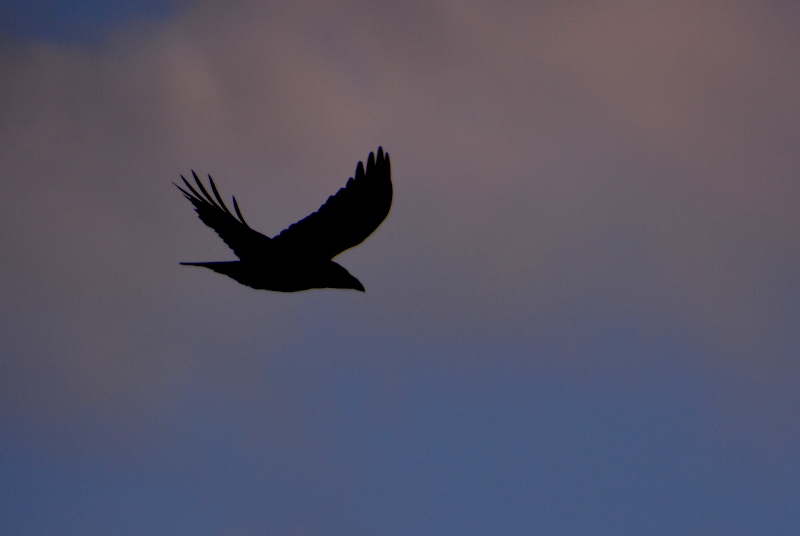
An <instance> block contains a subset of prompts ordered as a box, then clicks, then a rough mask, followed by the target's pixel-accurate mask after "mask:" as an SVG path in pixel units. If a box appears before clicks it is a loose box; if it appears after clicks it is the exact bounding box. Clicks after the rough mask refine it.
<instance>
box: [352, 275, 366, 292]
mask: <svg viewBox="0 0 800 536" xmlns="http://www.w3.org/2000/svg"><path fill="white" fill-rule="evenodd" d="M353 289H355V290H360V291H361V292H366V291H365V290H364V285H362V284H361V281H359V280H358V279H356V278H355V277H354V278H353Z"/></svg>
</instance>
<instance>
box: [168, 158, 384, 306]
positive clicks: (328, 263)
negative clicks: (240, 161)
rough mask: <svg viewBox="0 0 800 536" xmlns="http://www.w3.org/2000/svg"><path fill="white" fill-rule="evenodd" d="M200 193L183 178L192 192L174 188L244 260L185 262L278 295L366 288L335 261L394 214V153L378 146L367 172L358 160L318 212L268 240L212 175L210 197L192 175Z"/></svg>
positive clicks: (209, 178)
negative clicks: (353, 170)
mask: <svg viewBox="0 0 800 536" xmlns="http://www.w3.org/2000/svg"><path fill="white" fill-rule="evenodd" d="M192 175H193V176H194V180H195V182H196V183H197V188H198V189H199V191H198V190H196V189H195V188H194V187H192V185H191V184H189V181H187V180H186V179H185V178H184V176H183V175H181V179H183V183H184V184H185V185H186V188H187V189H188V190H184V189H183V188H181V187H180V186H178V185H177V184H175V183H173V184H175V186H176V187H177V188H178V190H180V191H181V192H182V193H183V195H184V196H185V197H186V199H188V200H189V201H191V203H192V205H194V209H195V211H196V212H197V215H198V216H199V217H200V219H201V220H202V222H203V223H205V224H206V225H208V226H209V227H211V228H212V229H214V230H215V231H216V232H217V234H218V235H219V237H220V238H222V240H223V241H224V242H225V243H226V244H227V245H228V247H230V248H231V249H232V250H233V252H234V253H235V254H236V256H237V257H239V260H238V261H227V262H182V263H181V264H184V265H189V266H202V267H204V268H209V269H211V270H214V271H215V272H217V273H220V274H224V275H227V276H228V277H230V278H233V279H235V280H236V281H238V282H239V283H241V284H242V285H247V286H248V287H252V288H255V289H263V290H274V291H278V292H297V291H300V290H308V289H312V288H341V289H355V290H360V291H361V292H364V285H362V284H361V282H360V281H359V280H358V279H356V278H355V277H353V276H352V275H350V273H349V272H348V271H347V270H345V269H344V268H343V267H342V266H340V265H339V264H337V263H335V262H333V260H332V259H333V258H334V257H335V256H337V255H338V254H339V253H341V252H343V251H345V250H347V249H350V248H351V247H353V246H357V245H358V244H360V243H361V242H363V241H364V239H366V238H367V237H368V236H369V235H371V234H372V232H373V231H374V230H375V229H377V228H378V226H379V225H380V224H381V222H383V220H384V219H385V218H386V215H387V214H389V208H390V207H391V206H392V180H391V166H390V163H389V153H384V152H383V148H382V147H378V156H377V157H376V156H375V155H374V154H373V153H369V159H368V160H367V167H366V171H365V170H364V165H363V164H362V163H361V162H359V163H358V166H356V173H355V177H351V178H350V180H348V181H347V184H346V185H345V187H344V188H341V189H340V190H339V191H338V192H336V194H335V195H332V196H330V197H329V198H328V200H327V201H326V202H325V204H324V205H322V206H321V207H320V208H319V210H318V211H316V212H314V213H313V214H311V215H310V216H307V217H305V218H303V219H302V220H300V221H299V222H297V223H295V224H293V225H290V226H289V227H288V228H287V229H284V230H283V231H282V232H281V233H280V234H279V235H277V236H275V237H273V238H269V237H268V236H265V235H263V234H261V233H259V232H258V231H255V230H254V229H252V228H250V226H249V225H247V222H245V221H244V217H243V216H242V212H241V210H239V204H238V203H237V202H236V198H235V197H234V198H233V208H234V210H235V211H236V214H235V215H234V214H233V213H232V212H231V211H230V210H228V207H227V206H225V203H224V202H223V201H222V197H220V195H219V192H218V191H217V187H216V185H215V184H214V180H213V179H212V178H211V175H209V176H208V182H209V184H210V186H211V191H212V192H213V194H214V196H213V197H212V196H211V195H209V193H208V190H206V188H205V187H204V186H203V183H202V182H201V181H200V179H198V178H197V175H196V174H195V172H194V171H192Z"/></svg>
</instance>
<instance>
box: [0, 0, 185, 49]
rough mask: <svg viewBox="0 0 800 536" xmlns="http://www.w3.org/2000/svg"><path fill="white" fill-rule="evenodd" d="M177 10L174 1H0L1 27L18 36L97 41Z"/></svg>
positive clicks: (71, 41)
mask: <svg viewBox="0 0 800 536" xmlns="http://www.w3.org/2000/svg"><path fill="white" fill-rule="evenodd" d="M173 12H174V2H164V1H162V0H134V1H131V2H102V1H98V0H83V1H75V2H58V1H47V0H32V1H30V2H22V1H15V0H4V1H3V2H0V30H2V31H3V33H5V34H7V35H10V36H13V37H14V38H17V39H26V40H32V41H46V42H55V43H62V44H66V43H83V44H94V43H97V42H102V41H103V40H104V39H105V38H106V36H107V34H108V33H109V32H113V31H115V30H118V29H120V28H125V27H126V26H127V25H129V24H130V23H131V22H132V21H140V20H159V19H164V18H166V17H168V16H170V15H171V14H172V13H173Z"/></svg>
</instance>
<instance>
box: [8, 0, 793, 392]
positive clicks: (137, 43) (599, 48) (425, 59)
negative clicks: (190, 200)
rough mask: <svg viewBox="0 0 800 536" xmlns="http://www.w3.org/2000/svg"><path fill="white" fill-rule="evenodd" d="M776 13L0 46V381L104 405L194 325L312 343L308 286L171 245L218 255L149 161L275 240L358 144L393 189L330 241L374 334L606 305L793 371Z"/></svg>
mask: <svg viewBox="0 0 800 536" xmlns="http://www.w3.org/2000/svg"><path fill="white" fill-rule="evenodd" d="M776 9H777V8H775V7H768V6H766V5H761V4H758V3H755V2H715V1H705V0H702V1H699V2H671V3H669V4H655V3H646V4H642V3H640V2H628V1H617V2H606V3H589V2H577V3H563V2H562V3H555V2H550V3H543V4H540V5H538V6H531V5H529V3H525V2H518V3H514V2H501V3H497V2H484V3H481V2H471V3H467V4H456V3H450V2H429V3H424V4H418V5H415V4H406V5H403V6H402V7H399V6H398V7H388V8H385V7H381V8H379V7H377V6H372V5H370V4H365V3H361V2H340V3H337V4H335V5H334V4H327V3H317V4H311V5H309V4H304V5H303V6H299V5H295V4H292V3H282V4H277V5H276V4H274V3H271V4H270V5H269V6H265V5H262V3H260V2H237V3H235V5H232V6H229V5H227V4H226V6H225V7H222V6H221V5H215V4H212V3H204V4H199V5H197V6H193V7H191V8H187V9H186V10H185V11H183V12H180V13H179V14H178V15H177V16H176V18H175V19H174V20H171V21H168V22H165V23H163V24H161V25H148V26H146V27H141V28H135V29H132V30H128V31H126V32H124V33H120V34H118V35H116V36H114V37H113V38H112V39H111V40H110V41H109V42H108V43H107V45H106V46H104V47H100V48H93V49H84V48H81V47H78V46H70V47H63V48H59V47H54V46H44V45H27V44H26V45H18V44H13V43H12V44H5V45H4V47H5V48H4V50H3V54H2V56H3V58H4V59H2V60H0V62H1V63H0V68H2V76H0V101H2V102H3V106H2V110H0V139H2V140H3V143H2V144H1V145H0V173H1V174H2V176H3V177H4V184H5V187H4V195H3V197H2V198H0V247H2V255H3V258H4V259H5V260H4V267H3V272H2V275H1V276H0V278H1V279H0V281H2V283H1V284H2V286H3V295H4V296H5V300H6V304H7V305H6V311H5V312H4V315H3V323H4V324H5V325H6V326H7V327H6V331H7V332H8V333H9V334H10V335H9V336H10V337H12V339H13V340H14V345H15V346H14V348H15V349H16V350H15V351H16V352H19V354H15V355H8V356H7V357H5V358H4V359H3V363H2V365H0V366H2V367H3V370H4V374H3V376H4V377H5V378H6V381H5V385H3V389H6V390H8V392H13V393H17V392H18V394H16V395H9V396H11V397H12V398H16V399H19V400H22V399H23V398H25V396H28V395H24V394H22V393H27V392H30V389H34V392H36V393H38V396H42V397H43V398H48V397H50V398H52V399H53V400H56V403H59V401H63V400H69V399H72V398H77V399H80V400H83V399H90V400H95V399H99V400H106V401H107V400H116V399H117V398H119V396H120V395H119V393H120V392H125V391H126V390H132V391H138V390H145V391H146V390H148V389H151V388H152V389H154V390H158V389H160V388H161V387H159V386H162V387H163V386H164V385H170V384H171V382H172V381H173V380H174V378H175V376H176V375H177V374H179V373H181V372H182V371H185V370H187V369H192V367H193V366H196V365H197V364H196V363H194V362H193V361H192V359H193V358H192V357H191V356H193V355H194V354H195V351H196V350H197V348H196V347H195V346H193V344H199V343H193V342H192V341H191V340H190V339H189V340H188V341H187V335H188V334H189V333H192V332H193V330H194V329H198V330H200V331H202V330H204V329H205V330H209V329H211V328H212V327H216V326H218V324H215V323H214V322H222V324H221V325H222V326H224V328H225V329H226V330H229V333H233V334H236V335H237V336H238V337H241V338H242V340H245V341H246V340H253V339H254V338H256V337H263V341H266V342H265V344H268V345H273V344H274V345H278V346H279V345H281V344H283V343H284V342H285V341H286V340H287V339H292V337H294V336H298V337H301V336H308V333H307V332H306V331H304V330H306V329H308V325H306V324H303V323H302V322H300V321H299V319H302V318H307V317H308V315H309V312H310V311H314V308H315V307H316V305H317V304H318V303H319V302H318V301H317V300H324V299H325V298H321V297H319V296H317V295H314V296H310V297H309V296H302V297H297V298H296V299H295V298H291V297H286V296H273V295H266V294H259V293H254V292H251V291H248V290H246V289H242V288H239V287H236V286H235V285H234V284H232V283H230V282H229V281H225V280H222V279H221V278H214V277H213V276H212V275H211V274H204V273H203V274H201V273H198V272H199V271H189V270H186V269H183V268H180V267H179V266H178V265H177V262H178V261H203V260H225V259H228V258H232V254H231V253H230V252H229V251H227V250H226V248H225V247H224V245H223V244H221V243H220V242H219V241H218V240H217V238H216V236H215V235H214V234H213V232H211V231H210V230H209V229H206V228H204V227H203V226H202V224H201V223H200V222H199V221H197V219H196V218H195V217H194V215H193V213H192V211H191V210H190V207H189V206H187V204H186V203H185V202H184V200H183V199H182V198H181V197H180V196H179V195H178V194H177V192H175V191H173V190H174V189H173V188H172V186H171V185H170V181H172V180H176V179H177V178H178V175H179V174H180V173H183V174H186V173H188V172H189V170H190V169H191V168H194V169H195V170H197V171H198V173H200V174H205V173H211V174H212V176H214V178H215V179H216V180H217V183H218V185H219V186H220V189H221V190H222V193H223V195H225V196H226V197H228V196H230V195H231V194H235V195H236V196H237V198H238V199H239V200H240V202H241V205H242V209H243V211H244V212H245V216H246V217H247V219H248V222H249V223H250V224H251V225H253V226H254V227H256V228H257V229H259V230H262V231H263V232H265V233H266V234H270V235H272V234H276V233H277V232H279V231H280V230H282V229H283V228H284V227H286V226H287V225H289V224H290V223H292V222H294V221H296V220H298V219H300V218H301V217H303V216H305V215H307V214H308V213H310V212H311V211H313V210H316V209H317V208H318V207H319V205H320V204H322V203H323V202H324V201H325V199H326V198H327V196H328V195H330V194H333V193H334V192H335V191H336V190H337V189H338V188H339V187H341V186H342V185H343V184H344V182H345V180H346V179H347V177H348V176H349V175H350V174H352V172H353V170H354V168H355V163H356V161H357V160H359V159H364V158H366V156H367V154H368V152H369V151H371V150H375V149H376V148H377V146H378V145H379V144H381V145H383V146H384V148H385V149H387V150H388V151H389V152H390V154H391V155H392V162H393V165H394V181H395V190H396V198H395V205H394V207H393V210H392V212H391V214H390V216H389V218H388V220H387V221H386V222H385V223H384V225H383V226H382V227H381V228H380V229H379V230H378V232H377V233H376V234H375V235H374V236H373V237H371V238H370V239H369V240H368V241H367V242H366V243H365V244H364V245H363V246H362V247H360V248H358V249H357V250H354V251H352V252H348V253H347V254H346V255H344V256H342V258H341V261H342V263H343V264H344V265H345V266H348V268H350V269H351V271H352V272H353V273H354V274H356V275H357V276H358V277H359V278H360V279H361V280H362V281H363V282H364V284H365V285H366V287H367V299H366V300H360V301H358V300H356V299H355V298H353V297H351V296H346V297H343V298H342V300H343V305H342V307H344V308H346V309H347V310H348V311H351V312H352V314H353V315H355V316H356V317H357V318H360V319H361V321H363V322H366V323H371V325H373V326H374V328H375V330H376V331H377V332H383V331H386V332H393V333H394V332H397V331H399V332H401V333H403V334H405V335H407V336H415V335H414V334H418V333H426V334H430V333H436V332H458V331H459V330H467V329H468V330H471V331H473V332H474V331H475V330H501V331H502V330H507V331H508V332H509V333H514V334H517V335H520V336H524V337H532V338H534V339H535V338H537V337H539V336H540V335H541V334H543V333H545V334H547V336H549V337H553V338H554V339H556V340H560V341H561V342H560V343H558V344H556V346H558V347H560V346H559V344H561V345H562V346H563V347H564V348H569V347H571V345H572V344H573V343H574V341H570V340H569V339H570V337H572V334H571V329H572V328H573V327H575V326H577V327H578V328H579V327H580V326H582V325H585V318H584V317H585V316H586V315H588V316H589V317H591V318H594V319H596V321H597V322H600V321H601V320H602V319H605V318H621V319H627V320H631V321H635V322H640V323H641V324H642V325H643V326H645V328H643V329H646V330H651V331H652V332H653V333H656V334H662V335H663V334H664V333H672V332H673V331H678V332H681V333H685V334H687V336H688V337H691V338H696V339H697V340H698V341H700V344H702V345H705V346H706V347H711V348H714V349H715V351H714V352H710V353H709V356H710V357H709V358H708V360H707V362H705V363H701V364H700V366H702V367H710V368H716V367H722V368H724V369H726V370H727V368H726V367H742V366H744V367H745V368H746V369H747V370H757V371H760V372H762V373H764V376H765V377H768V378H771V379H776V378H780V377H781V376H783V377H786V375H787V374H790V375H796V374H797V367H796V365H795V364H794V363H793V362H792V361H790V357H791V356H793V355H795V354H796V351H797V348H798V336H797V333H798V330H797V327H798V326H797V324H798V320H799V319H800V310H798V307H797V299H796V298H797V295H798V285H797V277H796V274H797V273H798V268H800V248H799V247H798V238H797V237H798V230H800V211H798V210H797V206H798V202H799V201H800V183H798V181H797V180H796V179H797V171H796V170H797V164H798V158H797V151H796V148H795V147H794V146H793V141H792V140H796V139H798V124H800V123H799V122H798V118H800V117H799V116H800V106H798V104H797V99H796V95H798V94H800V87H799V86H800V44H798V42H797V40H796V39H795V35H796V24H794V23H792V22H791V21H787V20H785V19H783V18H781V15H780V13H779V12H777V11H776ZM201 292H202V293H207V294H202V295H201V294H200V293H201ZM212 302H213V303H214V304H215V305H214V306H215V307H216V308H218V310H219V311H224V312H225V314H222V312H220V318H223V320H220V319H213V318H208V317H207V316H204V315H203V314H201V313H200V311H203V310H206V309H207V308H208V307H209V303H212ZM249 318H258V319H259V320H258V321H257V322H255V321H252V322H250V323H248V322H246V321H243V319H249ZM582 318H583V319H582ZM592 322H594V320H593V321H590V322H589V324H591V323H592ZM255 331H258V335H254V332H255ZM426 336H427V335H426ZM542 336H543V335H542ZM259 340H262V339H259ZM242 344H244V343H242ZM575 344H577V347H578V351H577V354H579V355H580V354H582V352H583V351H584V350H585V349H586V346H582V344H585V345H589V346H590V345H591V339H588V340H587V341H584V342H583V343H575ZM276 347H277V346H276ZM20 355H23V356H25V357H24V358H21V357H20ZM580 362H581V361H580V359H579V358H578V359H577V365H578V367H579V366H580ZM244 368H245V369H246V370H251V369H250V368H247V367H244ZM54 371H55V372H54ZM60 380H63V381H60ZM56 383H57V384H59V385H60V389H61V390H62V391H60V392H54V391H53V390H52V389H50V388H49V387H42V386H51V385H55V384H56ZM15 386H24V389H23V388H22V387H20V388H19V389H18V390H17V391H15V389H16V387H15ZM36 386H38V387H36ZM143 386H144V387H143ZM148 392H149V391H148ZM31 396H32V395H31Z"/></svg>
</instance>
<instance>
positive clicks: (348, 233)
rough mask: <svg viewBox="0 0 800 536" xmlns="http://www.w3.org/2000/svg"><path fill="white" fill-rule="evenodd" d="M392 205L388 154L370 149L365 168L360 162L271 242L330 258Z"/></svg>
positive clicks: (298, 252)
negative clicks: (325, 197)
mask: <svg viewBox="0 0 800 536" xmlns="http://www.w3.org/2000/svg"><path fill="white" fill-rule="evenodd" d="M391 206H392V180H391V166H390V163H389V154H388V153H386V154H384V152H383V148H382V147H378V156H377V158H376V157H375V155H374V154H373V153H369V160H367V170H366V172H365V171H364V165H363V164H362V163H361V162H359V163H358V166H357V167H356V174H355V177H354V178H351V179H350V180H348V181H347V184H346V185H345V187H344V188H342V189H340V190H339V191H338V192H336V194H335V195H332V196H330V197H329V198H328V200H327V201H326V202H325V204H324V205H322V206H321V207H320V209H319V210H318V211H316V212H315V213H313V214H311V215H310V216H308V217H306V218H304V219H302V220H300V221H299V222H297V223H295V224H293V225H291V226H290V227H289V228H288V229H285V230H284V231H283V232H281V234H279V235H278V236H276V237H275V238H273V239H272V240H273V244H274V245H275V246H276V247H279V248H281V249H282V250H284V251H291V252H292V253H293V254H296V255H304V256H313V257H317V258H324V259H332V258H333V257H335V256H336V255H338V254H339V253H341V252H342V251H344V250H346V249H350V248H351V247H353V246H356V245H358V244H360V243H361V242H363V241H364V239H365V238H367V237H368V236H369V235H370V234H372V232H373V231H374V230H375V229H377V228H378V226H379V225H380V224H381V222H382V221H383V220H384V219H385V218H386V215H387V214H389V208H390V207H391Z"/></svg>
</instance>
